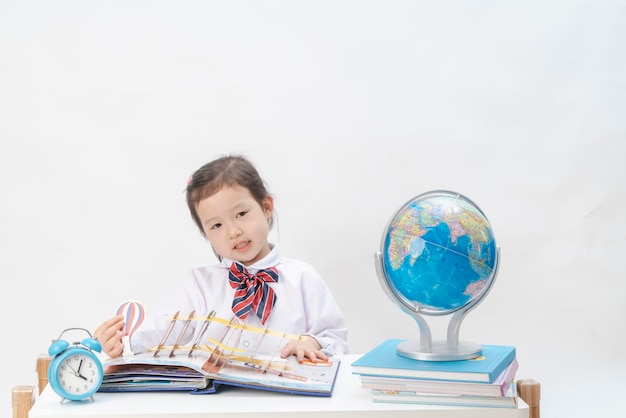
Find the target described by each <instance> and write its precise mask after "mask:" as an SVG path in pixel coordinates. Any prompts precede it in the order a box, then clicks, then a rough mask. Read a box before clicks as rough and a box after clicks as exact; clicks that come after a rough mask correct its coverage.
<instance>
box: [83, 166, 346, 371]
mask: <svg viewBox="0 0 626 418" xmlns="http://www.w3.org/2000/svg"><path fill="white" fill-rule="evenodd" d="M186 194H187V204H188V206H189V211H190V212H191V216H192V218H193V220H194V221H195V223H196V225H197V226H198V228H199V229H200V231H201V233H202V234H203V235H204V237H205V238H206V239H207V240H208V241H209V242H210V244H211V246H212V248H213V251H214V252H215V254H216V255H217V257H218V259H219V261H220V263H219V264H216V265H210V266H205V267H200V268H195V269H193V270H191V272H190V273H189V275H188V277H187V278H186V280H185V281H184V282H182V283H181V284H180V286H178V288H176V289H174V290H173V292H172V293H171V294H170V295H169V297H168V298H167V299H166V300H165V301H164V302H163V303H162V306H161V307H160V308H159V309H158V311H157V312H156V313H153V314H152V315H151V316H152V317H153V324H152V325H150V322H149V321H146V322H144V325H143V326H142V328H140V330H139V331H138V332H137V333H135V334H134V335H133V337H132V347H133V351H134V352H138V351H142V350H146V349H149V348H151V347H154V346H156V345H158V344H159V339H160V338H161V337H162V335H163V332H164V325H167V324H165V323H164V320H161V324H157V322H159V321H158V320H154V318H159V317H161V318H166V317H167V318H170V319H171V318H172V315H173V314H174V313H175V312H180V317H181V318H185V317H186V315H187V314H189V313H190V312H193V313H194V316H195V317H206V316H208V315H210V314H211V313H213V314H215V316H216V317H220V318H228V319H230V318H233V320H234V321H245V323H246V324H247V325H250V326H254V327H257V328H263V329H271V330H278V331H281V332H284V333H288V334H291V335H300V336H301V337H300V338H299V339H292V340H288V342H285V341H284V342H281V344H284V345H282V347H276V346H275V341H274V345H272V339H271V338H264V334H263V333H259V332H256V333H253V332H244V333H243V334H241V335H240V336H239V337H238V340H237V341H235V342H234V343H232V344H236V345H237V346H238V347H240V348H241V349H243V350H248V349H253V350H256V351H261V352H263V351H265V352H267V351H270V350H272V351H276V350H279V352H280V355H281V357H283V358H286V357H288V356H290V355H295V356H296V357H297V359H298V360H299V361H303V360H304V359H305V358H306V359H308V360H310V361H318V360H327V359H328V356H333V355H339V354H342V353H347V351H348V349H347V342H346V339H347V332H348V330H347V325H346V321H345V319H344V317H343V314H342V313H341V311H340V310H339V307H338V306H337V304H336V302H335V299H334V298H333V296H332V294H331V292H330V290H329V288H328V287H327V286H326V284H325V283H324V281H323V279H322V278H321V276H320V275H319V274H318V273H317V272H316V270H314V269H313V268H312V267H311V266H309V265H308V264H306V263H303V262H302V261H298V260H293V259H289V258H284V257H282V256H281V255H280V253H279V251H278V247H277V246H275V245H273V244H271V243H269V242H268V234H269V232H270V229H271V227H272V224H273V213H274V199H273V197H272V196H271V195H270V194H269V193H268V192H267V190H266V188H265V185H264V182H263V180H262V179H261V177H260V176H259V173H258V172H257V170H256V169H255V168H254V166H253V165H252V164H251V163H250V162H249V161H248V160H246V159H245V158H243V157H241V156H226V157H222V158H219V159H217V160H214V161H212V162H210V163H208V164H206V165H204V166H203V167H201V168H200V169H198V170H197V171H196V172H195V173H194V174H193V176H191V177H190V179H189V182H188V185H187V191H186ZM255 275H256V276H255ZM176 322H180V321H176ZM177 325H178V324H177ZM187 325H188V328H187V329H186V331H187V332H186V333H184V337H185V341H182V342H187V343H189V341H192V339H195V338H198V335H199V334H198V332H199V331H200V328H201V325H202V323H201V322H199V321H189V322H188V324H187ZM123 327H124V323H123V316H121V315H120V316H115V317H113V318H110V319H108V320H107V321H105V322H104V323H102V324H101V325H100V326H99V327H98V329H96V331H95V333H94V335H95V337H96V338H98V340H99V341H100V342H101V343H102V347H103V351H104V352H105V353H107V354H108V355H109V356H111V357H116V356H119V355H120V354H121V353H122V351H123V344H122V342H121V332H122V329H123ZM204 332H206V333H204ZM179 333H180V331H177V332H174V333H172V335H174V336H176V335H177V334H179ZM194 334H195V335H194ZM201 337H202V338H203V339H206V338H209V339H213V340H214V341H215V340H217V341H220V338H223V337H224V327H221V328H220V326H217V325H214V324H210V326H209V327H208V328H207V329H206V331H203V334H202V335H201ZM286 341H287V340H286Z"/></svg>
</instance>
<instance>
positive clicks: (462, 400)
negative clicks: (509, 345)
mask: <svg viewBox="0 0 626 418" xmlns="http://www.w3.org/2000/svg"><path fill="white" fill-rule="evenodd" d="M371 392H372V399H373V400H374V402H390V403H413V404H423V405H446V406H477V407H489V408H515V407H517V394H516V393H515V385H511V386H510V387H509V390H508V391H507V393H506V394H505V395H504V396H470V395H446V394H436V393H420V392H402V391H381V390H372V391H371Z"/></svg>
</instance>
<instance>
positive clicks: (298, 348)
mask: <svg viewBox="0 0 626 418" xmlns="http://www.w3.org/2000/svg"><path fill="white" fill-rule="evenodd" d="M321 348H322V347H321V346H320V343H318V342H317V340H316V339H315V338H313V337H311V336H309V335H303V336H302V337H301V338H300V339H299V340H297V341H290V342H289V343H287V344H286V345H285V346H284V347H283V348H282V349H281V350H280V357H281V358H287V357H289V356H290V355H292V354H293V355H295V356H296V357H297V359H298V362H299V363H302V362H303V361H304V359H305V358H308V359H309V360H310V361H312V362H316V361H326V360H328V357H327V356H326V354H324V353H322V352H321V351H320V349H321Z"/></svg>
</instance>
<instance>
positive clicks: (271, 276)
mask: <svg viewBox="0 0 626 418" xmlns="http://www.w3.org/2000/svg"><path fill="white" fill-rule="evenodd" d="M228 280H229V281H230V285H231V286H232V287H233V289H235V297H234V298H233V312H234V313H235V315H237V316H238V317H239V318H241V319H246V318H247V317H248V314H249V313H250V311H253V312H254V313H256V316H258V317H259V319H260V320H261V323H262V324H265V321H267V318H268V317H269V316H270V312H271V311H272V308H273V307H274V304H275V303H276V295H275V294H274V289H272V288H271V287H270V286H269V285H268V283H277V282H278V271H277V270H276V269H275V268H269V269H267V270H259V271H258V272H257V273H256V274H250V273H249V272H248V270H247V269H246V268H245V267H244V266H242V265H241V264H239V263H233V264H232V265H231V266H230V271H229V273H228Z"/></svg>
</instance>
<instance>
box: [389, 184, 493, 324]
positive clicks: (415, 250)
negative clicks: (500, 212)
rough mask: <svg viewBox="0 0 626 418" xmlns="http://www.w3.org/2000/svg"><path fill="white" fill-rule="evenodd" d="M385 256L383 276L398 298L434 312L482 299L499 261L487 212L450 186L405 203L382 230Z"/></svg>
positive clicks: (450, 311)
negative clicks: (447, 188) (452, 189)
mask: <svg viewBox="0 0 626 418" xmlns="http://www.w3.org/2000/svg"><path fill="white" fill-rule="evenodd" d="M380 255H381V257H382V267H383V268H382V275H383V276H384V281H385V282H386V284H387V285H388V286H389V288H390V289H388V290H390V291H391V295H393V297H395V298H396V299H397V301H396V302H399V303H401V304H402V305H404V306H405V307H408V308H409V309H411V310H413V311H415V312H419V313H425V314H430V315H444V314H448V313H452V312H454V311H457V310H459V309H462V308H464V307H465V308H467V307H469V306H470V305H475V304H477V303H479V301H480V300H481V299H482V298H483V297H484V296H485V295H486V293H487V292H488V290H489V288H490V287H491V284H492V283H493V280H495V276H496V271H497V264H498V251H497V245H496V241H495V239H494V235H493V231H492V229H491V225H490V223H489V221H488V220H487V218H486V216H485V215H484V213H483V212H482V211H481V210H480V208H479V207H478V206H477V205H476V204H474V203H473V202H472V201H471V200H469V199H468V198H466V197H465V196H462V195H460V194H458V193H455V192H451V191H431V192H427V193H423V194H420V195H418V196H416V197H414V198H412V199H411V200H409V201H408V202H407V203H406V204H404V205H403V206H402V207H401V208H400V209H399V210H398V211H397V212H396V213H395V214H394V215H393V216H392V217H391V220H390V221H389V223H388V225H387V227H386V229H385V231H384V233H383V237H382V240H381V250H380Z"/></svg>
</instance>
